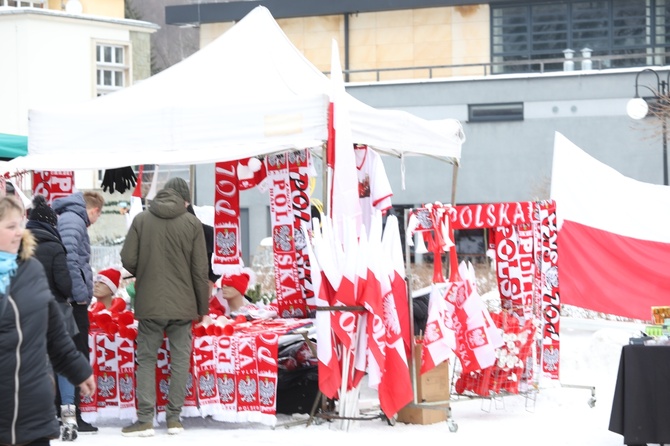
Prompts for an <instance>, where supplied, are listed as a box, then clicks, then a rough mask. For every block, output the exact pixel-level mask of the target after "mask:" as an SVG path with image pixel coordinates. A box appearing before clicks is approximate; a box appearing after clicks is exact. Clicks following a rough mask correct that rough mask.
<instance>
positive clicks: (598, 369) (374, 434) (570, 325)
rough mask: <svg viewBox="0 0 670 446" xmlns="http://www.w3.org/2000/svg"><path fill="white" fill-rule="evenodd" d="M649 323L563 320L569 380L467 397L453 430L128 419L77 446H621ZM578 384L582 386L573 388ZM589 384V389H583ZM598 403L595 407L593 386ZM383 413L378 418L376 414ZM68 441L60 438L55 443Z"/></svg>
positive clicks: (457, 406)
mask: <svg viewBox="0 0 670 446" xmlns="http://www.w3.org/2000/svg"><path fill="white" fill-rule="evenodd" d="M642 328H643V325H640V324H635V323H626V322H618V321H604V320H585V319H577V318H563V319H562V321H561V369H560V370H561V381H560V382H540V390H539V391H538V392H537V394H536V399H535V400H534V401H533V400H532V399H530V398H526V397H524V396H521V395H513V396H505V397H503V398H502V399H497V400H489V399H463V398H461V399H459V400H458V401H454V402H453V403H452V404H451V410H452V414H451V420H452V421H453V422H454V423H455V424H456V425H457V426H458V429H457V431H456V432H451V431H450V430H449V426H448V423H446V422H440V423H437V424H433V425H427V426H422V425H407V424H403V423H396V425H395V426H391V425H389V424H388V423H387V422H386V421H382V420H381V419H375V420H369V421H368V420H366V421H356V422H355V423H354V424H353V425H352V426H350V427H349V429H348V430H343V429H342V428H341V426H340V424H341V423H340V422H339V421H332V422H326V421H324V420H320V419H317V420H316V422H315V423H312V424H311V425H310V426H306V424H300V425H295V426H292V427H285V426H283V424H284V423H287V422H291V421H296V420H297V421H300V420H304V419H305V416H304V415H296V416H294V417H290V416H284V415H280V416H279V417H278V425H277V426H276V427H275V428H272V427H268V426H264V425H260V424H249V423H242V424H236V423H222V422H216V421H213V420H212V419H210V418H185V419H184V420H183V422H184V427H185V431H184V432H183V433H182V434H181V435H177V436H172V435H168V434H167V431H166V427H165V424H162V425H159V426H158V427H157V428H156V435H155V436H154V437H150V438H125V437H122V436H121V427H123V426H124V425H126V424H128V422H127V421H120V420H111V419H106V420H98V422H97V423H96V424H97V425H98V426H99V428H100V432H99V433H98V434H96V435H81V436H80V437H79V439H77V440H76V443H77V444H80V445H83V444H90V445H95V446H117V445H118V444H119V442H120V441H123V444H124V445H126V446H127V445H130V446H132V445H140V444H141V445H143V446H171V445H183V444H198V445H201V446H209V445H217V444H225V445H226V446H232V445H237V444H239V445H245V446H252V445H285V444H290V445H292V446H303V445H304V446H313V445H319V446H330V445H333V446H335V445H338V446H339V445H344V444H352V442H354V443H353V444H357V445H358V444H368V445H373V444H375V445H381V444H399V442H400V444H402V443H410V442H411V443H413V444H430V443H433V442H436V441H439V442H443V443H445V444H449V445H450V446H459V445H468V446H472V445H480V444H501V443H504V444H513V445H515V446H526V445H528V446H531V445H533V446H535V445H538V444H542V445H543V446H553V445H556V446H559V445H560V446H565V445H573V446H581V445H588V446H620V445H622V444H623V437H622V436H621V435H618V434H615V433H613V432H610V431H608V429H607V428H608V425H609V417H610V411H611V405H612V396H613V392H614V385H615V381H616V376H617V369H618V365H619V356H620V353H621V347H622V346H623V345H625V344H627V343H628V339H629V337H630V336H633V335H635V334H638V333H639V330H640V329H642ZM570 386H576V387H570ZM579 386H583V388H581V387H579ZM593 386H594V387H595V396H596V403H595V406H594V407H593V408H591V407H589V404H588V401H589V399H590V398H591V387H593ZM361 394H362V395H361V400H360V406H361V407H370V406H375V404H376V399H375V393H374V391H372V390H370V389H367V388H363V389H362V391H361ZM374 413H376V412H374ZM60 443H62V442H61V441H60V440H55V441H54V442H53V444H60Z"/></svg>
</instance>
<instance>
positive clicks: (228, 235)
mask: <svg viewBox="0 0 670 446" xmlns="http://www.w3.org/2000/svg"><path fill="white" fill-rule="evenodd" d="M236 246H237V237H235V233H234V232H233V231H225V232H217V234H216V247H217V248H218V253H219V254H220V255H223V256H229V255H232V254H233V253H234V252H235V247H236Z"/></svg>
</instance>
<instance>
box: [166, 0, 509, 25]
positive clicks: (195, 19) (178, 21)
mask: <svg viewBox="0 0 670 446" xmlns="http://www.w3.org/2000/svg"><path fill="white" fill-rule="evenodd" d="M502 1H505V0H319V1H317V0H265V1H247V0H242V1H229V2H223V3H198V4H189V5H176V6H166V7H165V23H166V24H168V25H200V24H202V23H223V22H234V21H238V20H240V19H242V18H243V17H244V16H246V15H247V14H248V13H249V12H250V11H251V10H252V9H254V8H255V7H257V6H259V5H262V6H265V7H266V8H267V9H268V10H269V11H270V13H271V14H272V16H273V17H274V18H275V19H288V18H295V17H315V16H324V15H339V14H356V13H362V12H380V11H399V10H405V9H420V8H437V7H443V6H462V5H477V4H491V3H499V2H502ZM506 1H509V0H506Z"/></svg>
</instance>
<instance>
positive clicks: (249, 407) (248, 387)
mask: <svg viewBox="0 0 670 446" xmlns="http://www.w3.org/2000/svg"><path fill="white" fill-rule="evenodd" d="M238 346H239V348H238V350H237V362H236V364H235V374H236V375H237V420H238V421H260V403H259V401H258V358H257V356H256V339H255V336H254V335H240V336H239V337H238Z"/></svg>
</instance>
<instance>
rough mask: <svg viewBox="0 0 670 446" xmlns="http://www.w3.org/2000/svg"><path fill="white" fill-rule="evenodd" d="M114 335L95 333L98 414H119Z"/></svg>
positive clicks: (116, 415) (113, 415) (117, 371)
mask: <svg viewBox="0 0 670 446" xmlns="http://www.w3.org/2000/svg"><path fill="white" fill-rule="evenodd" d="M117 349H118V345H117V342H116V335H107V334H104V333H100V334H96V335H95V369H96V372H97V373H96V384H97V406H98V415H100V416H102V417H116V418H118V416H119V395H118V382H119V364H118V356H117Z"/></svg>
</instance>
